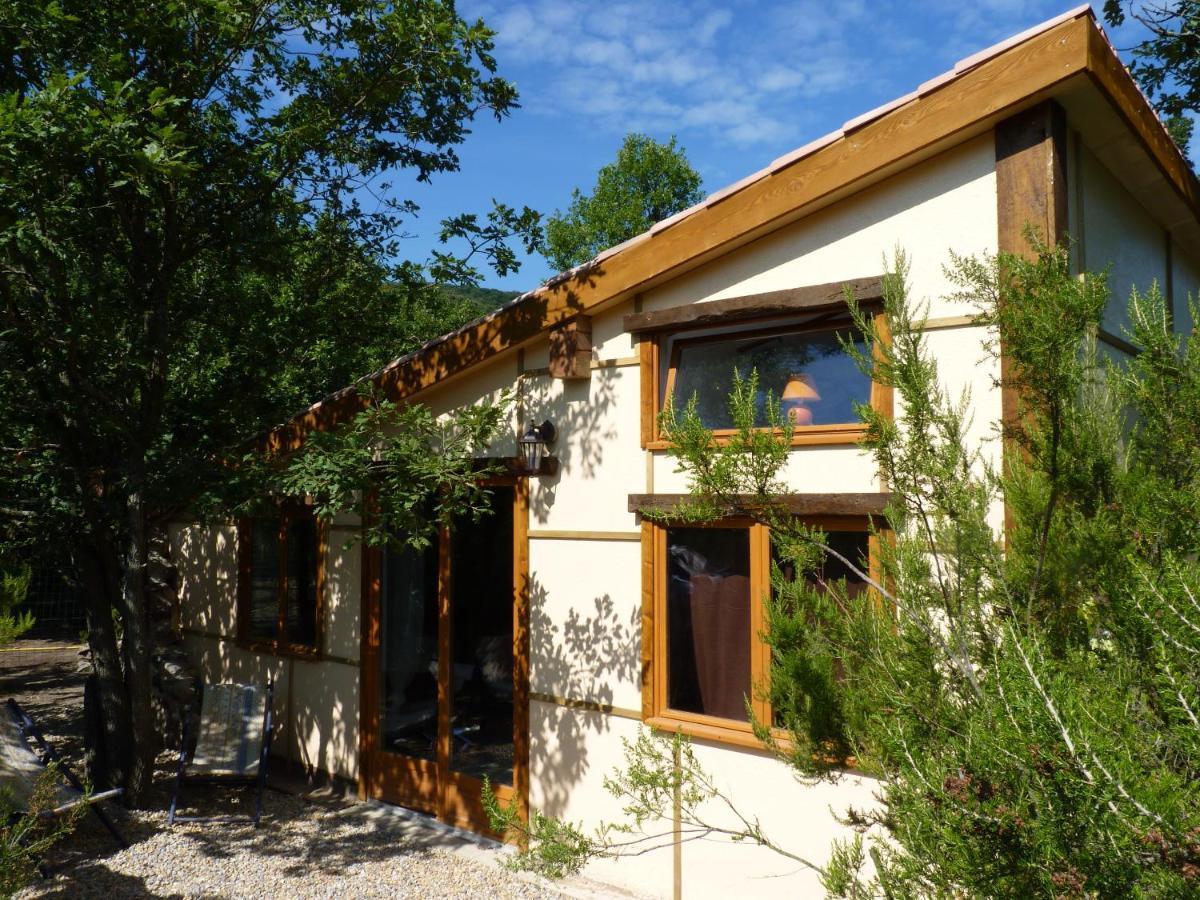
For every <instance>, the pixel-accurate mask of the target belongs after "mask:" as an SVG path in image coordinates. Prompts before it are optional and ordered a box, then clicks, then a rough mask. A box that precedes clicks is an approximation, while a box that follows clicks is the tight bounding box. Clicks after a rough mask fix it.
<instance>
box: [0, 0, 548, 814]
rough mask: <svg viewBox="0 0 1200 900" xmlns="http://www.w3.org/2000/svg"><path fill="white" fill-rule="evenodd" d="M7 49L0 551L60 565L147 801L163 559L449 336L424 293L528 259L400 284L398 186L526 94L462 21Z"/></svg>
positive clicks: (104, 735)
mask: <svg viewBox="0 0 1200 900" xmlns="http://www.w3.org/2000/svg"><path fill="white" fill-rule="evenodd" d="M0 48H2V52H0V171H3V172H4V178H3V183H2V184H0V315H2V316H3V319H2V321H0V445H3V446H4V447H5V452H4V454H3V455H2V456H0V498H2V502H0V507H2V509H3V514H2V516H0V541H2V542H3V545H4V547H5V548H7V549H9V550H11V551H13V552H25V551H28V550H29V549H30V548H36V547H38V546H39V545H44V544H47V543H49V542H54V543H56V544H59V545H61V544H63V543H69V544H70V545H71V550H72V553H73V556H74V558H75V559H76V560H77V561H78V563H79V565H80V568H81V577H82V579H83V581H84V590H83V594H84V596H86V597H87V598H88V609H87V617H88V634H89V638H88V639H89V643H90V645H91V651H92V660H93V664H94V667H95V673H96V677H97V679H98V688H99V689H98V691H97V692H96V693H97V695H98V697H99V708H98V709H97V710H96V720H97V721H99V722H100V723H101V726H100V731H101V734H100V735H99V739H98V742H97V743H98V747H97V749H98V750H99V753H98V758H99V759H100V760H101V761H103V762H104V763H105V764H106V765H107V766H108V767H109V769H110V771H109V772H108V776H109V780H112V781H115V782H117V783H122V784H123V785H124V786H125V788H126V797H127V798H128V799H129V800H130V801H131V802H133V803H140V802H143V801H144V799H145V798H146V789H147V787H148V786H149V784H150V779H151V774H152V772H151V769H152V764H153V760H154V755H155V751H156V748H157V746H158V735H156V734H155V732H154V719H153V716H152V710H151V693H150V692H151V683H152V680H153V677H154V671H153V666H154V660H153V648H152V646H151V639H150V635H151V631H152V630H151V628H150V621H149V618H150V615H151V612H150V610H149V608H148V604H147V595H146V579H147V565H148V549H147V542H148V540H149V536H150V535H151V534H152V533H153V532H154V530H155V529H156V528H158V527H160V526H161V525H162V524H163V523H164V522H165V521H166V520H167V519H168V517H170V516H171V515H173V514H175V513H177V512H178V510H179V509H180V508H181V507H183V506H185V505H186V504H188V503H189V502H193V503H195V502H198V498H199V499H205V500H208V499H212V498H214V497H216V496H218V495H220V494H221V493H222V492H224V491H227V490H232V489H233V488H234V487H237V482H238V481H239V480H241V481H244V479H237V478H234V479H231V478H230V475H231V474H232V473H234V470H232V469H231V468H230V467H229V466H227V465H225V464H224V461H223V458H225V457H228V456H229V454H230V452H231V451H233V450H235V449H237V448H238V447H240V446H241V445H242V442H243V441H244V440H245V439H246V438H247V437H248V436H250V435H253V434H255V433H258V432H260V431H262V430H263V429H264V428H266V427H269V426H270V425H272V424H274V423H277V422H279V421H281V420H282V419H284V418H286V417H287V416H288V415H289V414H291V413H292V412H294V411H295V410H296V409H297V408H302V407H303V406H304V405H306V404H308V403H310V402H312V400H314V399H316V398H318V397H320V396H321V395H322V394H324V393H325V392H327V391H329V390H331V389H333V388H335V387H340V386H342V385H345V384H347V383H349V382H351V381H352V379H354V378H355V377H358V376H361V375H362V374H364V373H365V372H367V371H370V370H371V369H372V368H374V367H376V366H378V365H379V364H380V363H382V362H383V361H384V360H385V359H387V358H390V357H393V356H395V355H396V354H397V353H398V352H401V351H402V350H404V349H407V348H409V347H411V346H412V345H414V344H416V343H419V342H420V340H422V339H424V338H426V337H429V336H431V335H429V334H428V332H427V331H426V329H427V328H430V327H433V326H434V325H436V327H437V330H439V331H440V330H444V327H445V323H441V324H438V323H430V325H422V324H420V323H418V324H417V327H415V329H410V328H409V326H410V325H411V324H412V323H411V321H410V319H411V317H412V315H413V313H414V311H416V310H422V309H424V308H425V307H426V304H427V303H428V302H429V301H430V297H431V296H432V294H433V293H435V292H436V291H437V287H436V285H431V284H430V282H451V283H459V282H467V281H469V280H470V279H471V278H472V277H474V276H475V275H477V274H478V272H477V269H476V268H475V266H476V265H477V264H479V263H480V262H486V263H489V264H491V265H493V266H494V267H496V268H497V269H498V270H499V271H501V272H504V271H508V270H511V269H512V268H514V267H515V265H516V258H515V256H514V251H513V250H512V248H511V247H509V246H508V243H507V242H508V241H509V240H510V239H513V238H517V239H520V240H522V241H524V242H525V244H526V246H527V248H528V247H532V246H533V244H534V243H535V242H536V241H537V240H538V238H539V236H540V235H539V231H538V217H537V214H536V213H533V212H532V211H530V210H528V209H525V210H521V211H517V210H514V209H512V208H510V207H506V206H502V205H496V206H495V207H494V208H493V209H492V210H491V211H490V212H489V213H488V214H487V215H486V216H485V217H476V216H474V215H467V216H460V217H457V218H455V219H453V220H449V221H447V222H446V223H444V225H443V230H442V237H443V239H445V240H446V241H458V242H465V243H466V246H467V250H466V251H465V252H464V253H461V254H459V255H454V254H452V253H451V252H450V250H446V251H445V252H439V254H437V255H436V256H435V258H434V259H433V260H432V261H431V263H430V264H429V266H428V267H427V268H423V267H421V266H418V265H414V264H411V263H406V264H403V265H400V266H395V267H392V266H389V265H387V264H386V262H385V260H387V259H389V258H390V257H391V256H392V255H394V253H395V252H396V250H397V246H398V243H397V242H398V237H399V235H400V231H401V229H402V227H403V224H404V221H405V220H406V219H407V218H408V217H410V216H412V215H413V214H415V212H416V207H415V205H414V204H412V203H411V202H410V201H407V200H404V199H388V198H392V197H394V192H391V190H390V188H389V185H387V184H386V183H384V179H387V178H389V177H390V176H391V175H392V174H395V173H397V172H399V173H402V174H403V175H404V176H405V177H409V176H415V177H416V178H417V179H419V180H428V179H430V178H432V177H434V176H435V175H437V174H438V173H441V172H447V171H453V170H454V169H456V168H457V166H458V157H457V155H456V152H455V146H456V145H457V144H458V143H460V142H461V141H462V140H463V138H464V136H465V135H466V134H467V133H468V131H469V126H470V123H471V121H472V119H473V118H474V117H475V116H476V115H479V114H481V113H485V114H494V115H495V116H497V117H502V116H504V115H505V114H507V113H508V112H509V111H510V110H511V109H512V108H513V106H514V105H515V101H516V93H515V90H514V88H513V87H512V85H511V84H509V83H508V82H507V81H505V80H504V79H502V78H500V77H498V76H497V75H496V74H495V71H494V69H495V65H494V61H493V59H492V57H491V55H490V51H491V48H492V34H491V32H490V31H489V30H488V29H487V28H486V27H485V26H484V24H483V23H482V22H474V23H471V22H467V21H464V20H463V19H461V18H460V17H459V15H458V13H457V11H456V9H455V7H454V5H453V3H451V2H446V0H413V2H407V3H403V4H391V3H387V2H383V0H329V2H316V0H279V2H264V0H213V2H204V3H176V2H167V0H161V2H160V0H138V2H114V3H106V4H101V5H96V4H93V3H83V2H77V0H62V2H56V3H45V2H40V0H37V2H35V0H14V2H10V3H7V4H5V5H3V7H0ZM378 197H383V198H384V199H383V200H382V201H380V200H377V198H378ZM389 282H390V283H391V285H392V286H391V287H390V288H388V289H386V290H383V289H381V288H382V287H383V286H384V285H385V284H387V283H389ZM397 293H398V294H399V295H400V296H402V297H403V302H402V303H397V302H396V296H397ZM231 481H232V482H234V483H233V484H232V485H231V484H230V482H231Z"/></svg>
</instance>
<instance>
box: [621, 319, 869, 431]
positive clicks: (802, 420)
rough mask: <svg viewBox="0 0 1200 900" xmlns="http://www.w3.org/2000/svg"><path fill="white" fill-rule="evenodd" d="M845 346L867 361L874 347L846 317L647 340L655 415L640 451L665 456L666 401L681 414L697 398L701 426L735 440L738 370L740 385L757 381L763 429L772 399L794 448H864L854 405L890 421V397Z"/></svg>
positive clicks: (645, 370) (649, 397) (647, 422)
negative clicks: (733, 396)
mask: <svg viewBox="0 0 1200 900" xmlns="http://www.w3.org/2000/svg"><path fill="white" fill-rule="evenodd" d="M880 315H881V314H878V315H877V316H876V320H877V325H880V324H881V322H880ZM844 341H853V342H854V345H855V346H856V347H857V349H858V351H859V352H860V353H862V354H863V355H869V351H870V348H869V346H868V345H867V344H866V342H865V341H863V340H862V338H861V335H859V334H858V333H857V332H856V330H855V328H854V326H853V324H852V323H851V321H850V320H849V319H848V318H847V317H846V316H845V315H844V314H839V315H837V316H836V317H833V318H831V317H830V316H829V315H828V314H826V315H809V316H808V317H806V318H804V317H799V318H798V317H792V318H790V319H786V320H785V319H779V318H775V319H760V320H758V321H757V322H753V323H750V324H746V323H737V324H730V325H727V326H720V325H710V326H706V327H702V328H700V327H696V328H690V329H684V330H679V331H673V332H661V333H658V334H655V335H653V336H650V337H647V338H646V340H645V343H644V345H643V347H644V351H643V355H642V360H643V365H642V378H643V379H644V381H643V385H644V388H643V389H644V390H645V391H646V395H645V396H644V398H643V402H644V403H645V404H646V407H645V408H647V409H650V406H649V405H650V404H651V403H652V404H653V406H652V415H648V416H647V417H646V418H644V419H643V433H642V437H643V443H644V444H645V446H646V447H648V448H650V449H662V448H665V447H666V441H665V439H664V437H663V435H662V433H661V430H660V428H659V414H660V413H661V412H662V410H663V408H664V407H665V405H666V403H667V401H668V400H670V401H671V403H672V405H673V406H674V407H675V409H676V411H681V410H682V409H683V407H684V406H685V405H686V404H687V403H688V402H689V401H690V400H691V398H692V397H693V396H694V397H695V398H696V404H697V412H698V413H699V415H700V420H701V421H702V422H703V423H704V424H705V425H707V426H708V427H709V428H710V429H712V431H713V433H714V435H716V437H717V438H718V440H720V439H723V438H724V437H725V436H727V435H729V434H732V432H733V421H732V418H731V415H730V411H729V394H730V390H731V388H732V385H733V373H734V371H735V370H736V371H737V373H738V375H739V376H740V377H742V378H747V377H749V375H750V373H751V372H752V371H753V372H757V373H758V397H757V417H756V424H757V425H758V426H759V427H766V425H767V423H768V405H767V398H768V395H771V396H773V397H774V398H775V400H776V401H777V402H779V403H780V404H781V405H782V408H783V410H782V411H783V414H784V415H785V416H786V417H787V418H788V419H789V420H790V422H791V425H792V428H793V432H792V443H793V444H794V445H803V444H852V443H855V442H857V441H859V440H861V438H862V436H863V434H864V433H865V428H864V426H863V424H862V421H861V419H860V418H859V415H858V411H857V408H856V404H863V405H868V406H872V407H874V408H875V409H877V410H879V411H881V412H883V413H884V414H887V415H890V411H891V390H890V388H887V387H885V386H883V385H879V384H876V383H874V382H873V381H872V379H871V377H870V375H869V374H867V373H864V372H863V371H862V370H861V369H860V368H859V366H858V363H857V362H856V361H855V359H854V358H853V357H852V356H851V355H850V354H849V353H847V352H846V349H845V347H844V346H843V342H844Z"/></svg>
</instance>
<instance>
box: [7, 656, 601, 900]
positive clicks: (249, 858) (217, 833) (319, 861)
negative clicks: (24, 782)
mask: <svg viewBox="0 0 1200 900" xmlns="http://www.w3.org/2000/svg"><path fill="white" fill-rule="evenodd" d="M80 668H81V667H80V664H79V658H78V651H77V650H69V649H66V648H64V649H63V650H62V651H61V652H58V653H46V654H44V655H41V656H38V657H31V656H29V655H28V654H24V655H22V656H21V657H17V656H16V655H15V654H12V655H8V656H7V657H4V658H0V700H2V699H3V698H6V697H10V696H12V697H16V698H17V700H18V702H20V703H21V704H22V705H23V706H24V707H25V708H26V709H27V710H28V711H29V713H30V714H31V715H32V716H33V717H34V719H35V720H36V721H38V722H39V724H41V725H42V727H43V730H44V731H45V733H46V736H47V738H48V739H49V740H50V741H51V742H52V743H54V745H55V746H56V747H58V748H59V750H60V752H62V753H63V755H64V757H66V758H67V760H68V761H69V762H72V763H77V762H78V760H79V757H80V754H81V752H82V741H81V740H80V734H81V727H80V726H81V722H80V719H81V717H82V712H81V708H82V676H81V673H80ZM172 762H173V760H172V756H171V755H170V754H163V756H162V757H161V758H160V760H159V767H158V769H159V771H158V776H157V785H156V791H157V793H158V797H157V798H156V801H155V802H154V804H153V805H154V807H155V809H152V810H150V811H137V812H129V811H126V810H124V809H122V808H120V807H115V806H114V805H113V804H106V805H105V808H106V809H107V810H109V812H110V814H111V815H112V816H113V818H114V819H116V820H117V822H118V825H119V827H120V828H121V830H122V832H123V833H124V834H125V836H126V837H127V838H128V839H129V841H130V843H131V846H130V847H129V848H128V849H126V850H120V849H119V848H118V847H117V846H116V844H115V843H114V841H113V840H112V838H111V837H110V836H109V835H108V833H107V832H106V831H104V829H103V828H102V827H101V826H100V824H99V822H98V821H97V820H96V818H95V817H94V816H87V817H85V818H84V819H82V820H81V821H80V823H79V825H78V827H77V828H76V830H75V831H74V833H72V834H71V835H70V836H69V837H68V838H67V839H66V840H65V841H63V842H62V843H61V844H59V845H58V846H56V847H55V848H54V849H53V850H52V852H51V854H50V856H49V857H48V858H47V859H46V860H45V862H46V864H47V866H48V868H49V871H50V877H49V878H46V879H43V880H40V881H38V882H36V883H34V884H33V885H30V886H29V887H28V888H26V889H25V890H24V891H23V892H22V893H20V894H18V895H17V897H18V898H21V900H31V898H43V897H64V898H66V897H70V898H77V897H78V898H104V900H126V898H135V897H172V898H201V897H204V898H216V897H231V898H233V897H236V898H242V897H272V898H274V897H289V898H290V897H297V898H299V897H321V898H335V897H336V898H343V897H346V898H352V897H353V898H357V897H421V898H425V897H455V898H458V897H462V898H467V897H469V898H538V900H540V898H550V897H563V896H579V897H589V898H597V897H617V896H623V894H621V893H620V892H611V891H609V890H608V889H607V888H606V887H604V886H602V885H597V884H595V883H593V882H587V881H584V880H582V879H573V880H572V883H569V884H561V885H553V884H551V883H550V882H547V881H545V880H544V879H537V878H533V877H530V876H526V875H522V874H517V873H514V872H511V871H509V870H507V869H505V868H504V867H503V866H502V861H503V858H504V854H505V853H506V851H504V850H502V849H500V848H499V847H498V845H496V844H494V843H492V842H490V841H484V840H480V839H474V838H473V837H469V836H466V835H464V834H463V833H462V832H454V831H452V830H450V829H446V828H445V827H443V826H440V825H437V824H436V823H432V824H431V823H430V822H429V821H428V820H425V819H424V818H423V817H418V816H415V815H414V814H410V813H406V812H404V811H399V810H396V808H394V807H385V806H382V805H380V804H371V803H360V802H357V801H355V800H352V799H347V798H346V797H339V796H336V795H330V794H329V793H328V792H321V791H316V792H312V793H309V794H307V795H304V796H301V795H299V794H298V793H295V792H288V791H287V790H268V791H267V793H266V794H265V796H264V816H263V821H262V825H261V827H260V828H258V829H254V828H252V827H250V826H249V825H240V824H239V825H230V824H212V823H210V824H184V825H176V826H175V827H174V828H171V829H168V828H167V827H166V821H165V813H164V812H163V811H164V810H165V809H166V807H167V803H168V800H169V789H170V784H171V775H172V773H173V771H174V769H173V765H172ZM272 780H273V781H274V780H276V779H272ZM277 783H278V784H280V785H282V786H284V788H294V787H296V785H295V783H294V782H289V781H288V779H287V778H286V777H284V778H281V779H278V781H277ZM301 787H302V785H301ZM187 799H188V803H187V806H188V807H189V808H187V809H184V810H182V812H184V813H186V814H199V815H227V814H238V813H245V812H246V811H247V810H248V809H249V803H250V801H251V792H250V791H247V790H245V789H230V788H220V787H206V786H204V787H196V788H193V789H191V791H190V792H189V794H188V798H187Z"/></svg>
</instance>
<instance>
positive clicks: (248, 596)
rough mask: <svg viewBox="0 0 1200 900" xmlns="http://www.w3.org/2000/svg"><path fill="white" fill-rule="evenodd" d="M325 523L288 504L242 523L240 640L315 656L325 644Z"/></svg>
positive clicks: (301, 507)
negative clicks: (322, 632)
mask: <svg viewBox="0 0 1200 900" xmlns="http://www.w3.org/2000/svg"><path fill="white" fill-rule="evenodd" d="M323 544H324V528H323V527H322V525H321V523H319V522H318V521H317V520H316V519H315V518H314V517H313V515H312V512H311V511H310V510H309V509H307V508H305V507H303V506H300V505H288V506H285V507H284V508H282V509H281V510H280V512H279V513H278V514H277V515H274V516H263V517H256V518H253V519H245V520H243V521H242V522H241V524H240V525H239V527H238V546H239V553H240V561H239V562H240V565H239V572H238V622H237V628H238V639H239V640H240V641H241V642H242V643H244V644H247V645H249V646H252V647H254V648H256V649H265V650H268V651H271V652H291V653H298V654H303V655H312V654H315V653H317V652H318V651H319V649H320V623H321V593H322V581H323V573H324V565H323V557H324V552H323Z"/></svg>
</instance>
